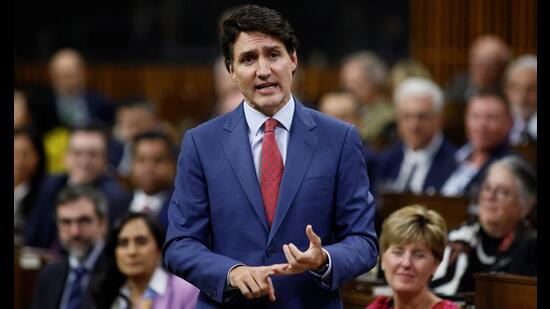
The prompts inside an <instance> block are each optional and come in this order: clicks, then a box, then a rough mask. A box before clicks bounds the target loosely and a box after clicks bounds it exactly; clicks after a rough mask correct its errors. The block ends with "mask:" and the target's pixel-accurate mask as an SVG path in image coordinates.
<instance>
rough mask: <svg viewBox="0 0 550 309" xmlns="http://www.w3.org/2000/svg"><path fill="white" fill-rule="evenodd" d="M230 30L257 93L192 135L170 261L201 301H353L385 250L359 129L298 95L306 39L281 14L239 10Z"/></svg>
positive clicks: (232, 46)
mask: <svg viewBox="0 0 550 309" xmlns="http://www.w3.org/2000/svg"><path fill="white" fill-rule="evenodd" d="M223 32H224V33H223V38H222V49H223V52H224V57H225V64H226V68H227V69H228V71H229V73H230V74H231V76H232V78H233V80H234V81H235V82H236V83H237V84H238V85H239V88H240V90H241V92H242V93H243V95H244V97H245V99H244V101H243V102H242V103H241V104H240V105H239V106H238V107H237V108H236V109H235V110H233V111H232V112H229V113H227V114H224V115H222V116H220V117H217V118H215V119H212V120H210V121H208V122H206V123H204V124H202V125H200V126H198V127H196V128H194V129H191V130H189V131H187V132H186V134H185V136H184V138H183V142H182V148H181V152H180V155H179V158H178V167H177V168H178V170H177V175H176V180H175V191H174V194H173V195H172V200H171V203H170V208H169V216H168V220H169V224H168V233H167V239H166V243H165V246H164V249H163V251H164V262H165V264H166V266H167V268H168V269H169V270H170V271H171V272H173V273H175V274H176V275H178V276H180V277H182V278H184V279H185V280H187V281H189V282H191V283H193V284H194V285H195V286H197V287H198V288H199V289H200V290H201V294H200V296H199V299H198V302H197V308H227V307H234V308H266V307H268V308H342V302H341V299H340V293H339V291H338V288H339V287H340V286H342V285H343V284H344V283H345V282H347V281H349V280H351V279H353V278H354V277H356V276H358V275H360V274H362V273H365V272H367V271H369V270H370V269H371V268H372V267H373V266H374V265H375V264H376V260H377V255H378V248H377V238H376V234H375V232H374V227H373V215H374V207H373V202H374V200H373V197H372V195H371V194H370V193H369V180H368V177H367V169H366V166H365V162H364V159H363V154H362V148H361V142H360V139H359V135H358V133H357V131H356V129H355V128H354V127H353V126H351V125H349V124H347V123H344V122H341V121H339V120H336V119H335V118H332V117H329V116H326V115H324V114H321V113H318V112H316V111H313V110H311V109H308V108H306V107H304V106H303V105H302V104H301V103H300V102H298V101H297V100H296V99H295V98H294V97H293V96H292V95H291V86H292V78H293V73H294V72H295V70H296V68H297V65H298V59H297V56H296V48H297V45H298V40H297V38H296V37H295V35H294V31H293V29H292V27H291V26H290V24H289V23H288V22H287V21H286V20H284V19H283V18H282V16H281V15H280V14H279V13H278V12H276V11H273V10H271V9H268V8H264V7H259V6H255V5H246V6H242V7H239V8H237V9H236V10H235V11H234V12H233V13H232V14H231V15H230V16H229V17H228V18H227V19H226V20H225V21H224V22H223Z"/></svg>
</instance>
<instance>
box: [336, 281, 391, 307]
mask: <svg viewBox="0 0 550 309" xmlns="http://www.w3.org/2000/svg"><path fill="white" fill-rule="evenodd" d="M381 285H384V283H383V282H382V281H361V280H358V279H354V280H352V281H350V282H348V283H346V284H345V285H344V286H343V287H342V288H341V289H340V293H341V295H342V302H343V303H344V308H345V309H365V307H366V306H367V305H368V304H370V303H371V302H372V301H373V300H374V298H375V296H374V295H373V293H372V291H373V288H374V287H376V286H381Z"/></svg>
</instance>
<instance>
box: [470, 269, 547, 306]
mask: <svg viewBox="0 0 550 309" xmlns="http://www.w3.org/2000/svg"><path fill="white" fill-rule="evenodd" d="M474 278H475V280H476V292H475V299H476V302H475V304H476V309H489V308H499V309H512V308H513V309H518V308H522V309H531V308H533V309H534V308H537V278H536V277H525V276H516V275H508V274H492V273H478V274H474Z"/></svg>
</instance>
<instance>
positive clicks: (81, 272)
mask: <svg viewBox="0 0 550 309" xmlns="http://www.w3.org/2000/svg"><path fill="white" fill-rule="evenodd" d="M87 271H88V270H87V269H86V268H85V267H82V266H79V267H77V268H73V272H74V273H75V275H76V276H77V277H82V276H83V275H84V274H85V273H86V272H87Z"/></svg>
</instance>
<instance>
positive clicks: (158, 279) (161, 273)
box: [149, 266, 168, 295]
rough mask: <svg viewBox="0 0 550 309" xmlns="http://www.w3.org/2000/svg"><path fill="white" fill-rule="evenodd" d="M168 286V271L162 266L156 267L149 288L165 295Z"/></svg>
mask: <svg viewBox="0 0 550 309" xmlns="http://www.w3.org/2000/svg"><path fill="white" fill-rule="evenodd" d="M167 286H168V273H166V271H165V270H164V269H162V267H158V266H157V268H156V269H155V272H154V273H153V276H152V277H151V280H150V281H149V288H150V289H151V290H153V291H154V292H155V293H156V294H157V295H164V293H165V292H166V288H167Z"/></svg>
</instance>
